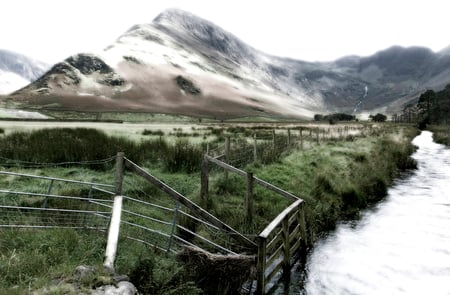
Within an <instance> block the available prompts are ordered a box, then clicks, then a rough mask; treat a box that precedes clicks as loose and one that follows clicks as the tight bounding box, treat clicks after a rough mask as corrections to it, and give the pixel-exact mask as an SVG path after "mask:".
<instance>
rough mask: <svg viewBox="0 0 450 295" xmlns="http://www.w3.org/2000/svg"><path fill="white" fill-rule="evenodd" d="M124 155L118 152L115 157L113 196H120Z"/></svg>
mask: <svg viewBox="0 0 450 295" xmlns="http://www.w3.org/2000/svg"><path fill="white" fill-rule="evenodd" d="M124 157H125V153H123V152H118V153H117V156H116V174H115V186H116V187H115V194H116V195H121V194H122V183H123V167H124V166H123V159H124Z"/></svg>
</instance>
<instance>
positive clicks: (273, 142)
mask: <svg viewBox="0 0 450 295" xmlns="http://www.w3.org/2000/svg"><path fill="white" fill-rule="evenodd" d="M272 147H273V151H274V152H275V151H276V148H275V129H272Z"/></svg>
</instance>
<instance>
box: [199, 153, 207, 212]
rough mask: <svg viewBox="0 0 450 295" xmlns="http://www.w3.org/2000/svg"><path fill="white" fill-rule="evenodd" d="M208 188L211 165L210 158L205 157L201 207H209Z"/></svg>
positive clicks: (202, 169)
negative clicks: (209, 163)
mask: <svg viewBox="0 0 450 295" xmlns="http://www.w3.org/2000/svg"><path fill="white" fill-rule="evenodd" d="M208 190H209V167H208V159H207V158H206V156H204V157H203V160H202V164H201V170H200V202H201V204H200V205H201V207H203V208H207V206H208V198H209V195H208Z"/></svg>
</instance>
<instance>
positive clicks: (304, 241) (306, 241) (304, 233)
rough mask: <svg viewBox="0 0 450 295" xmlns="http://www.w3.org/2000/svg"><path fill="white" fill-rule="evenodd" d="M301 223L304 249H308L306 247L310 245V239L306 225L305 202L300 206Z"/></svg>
mask: <svg viewBox="0 0 450 295" xmlns="http://www.w3.org/2000/svg"><path fill="white" fill-rule="evenodd" d="M299 213H300V216H299V219H300V220H299V222H300V235H301V239H302V248H303V249H306V245H307V244H308V238H307V236H306V223H305V202H302V203H301V204H300V208H299Z"/></svg>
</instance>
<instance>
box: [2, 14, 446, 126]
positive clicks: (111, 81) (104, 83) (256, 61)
mask: <svg viewBox="0 0 450 295" xmlns="http://www.w3.org/2000/svg"><path fill="white" fill-rule="evenodd" d="M443 52H444V53H442V52H439V53H434V52H432V51H431V50H429V49H427V48H424V47H408V48H405V47H401V46H393V47H390V48H387V49H385V50H381V51H378V52H377V53H375V54H374V55H371V56H366V57H360V56H346V57H342V58H340V59H337V60H335V61H331V62H307V61H302V60H295V59H292V58H285V57H276V56H272V55H269V54H266V53H264V52H262V51H260V50H257V49H255V48H253V47H251V46H250V45H247V44H246V43H245V42H244V41H242V40H240V39H239V38H237V37H236V36H234V35H233V34H231V33H229V32H227V31H226V30H224V29H222V28H220V27H219V26H217V25H215V24H214V23H212V22H210V21H207V20H204V19H201V18H199V17H197V16H195V15H193V14H191V13H188V12H184V11H182V10H178V9H170V10H167V11H164V12H162V13H161V14H159V15H158V16H157V17H156V18H155V19H154V21H153V22H152V23H151V24H141V25H135V26H133V27H132V28H130V29H129V30H128V31H127V32H125V33H124V34H122V35H121V36H120V37H119V38H118V39H117V40H116V42H115V43H113V44H111V45H110V46H108V47H107V48H106V49H105V50H104V51H103V52H100V53H99V54H96V55H86V54H78V55H76V56H73V57H69V58H68V59H66V60H65V61H63V62H61V63H59V64H57V65H56V66H54V67H53V68H52V69H51V70H50V71H49V72H47V73H46V74H45V75H44V76H43V77H41V78H40V79H39V81H37V82H36V83H32V84H30V85H29V86H27V87H25V88H23V89H22V90H19V91H17V92H16V93H14V94H13V95H11V97H10V99H11V100H14V101H18V102H21V103H23V104H24V105H29V104H34V105H39V106H41V107H49V106H50V107H52V108H60V109H75V110H83V111H107V110H132V111H149V112H166V113H180V114H185V115H194V116H207V117H216V118H228V117H238V116H273V115H276V116H278V115H281V116H288V117H300V118H311V117H312V116H313V115H314V113H326V112H334V111H342V112H354V113H363V112H372V111H384V112H388V113H389V112H390V113H393V112H395V111H397V110H399V109H400V108H401V107H402V105H404V104H405V103H408V102H410V101H413V100H414V99H416V98H417V96H418V95H419V94H420V93H421V92H422V91H424V90H425V89H426V88H434V89H438V88H439V87H443V86H444V85H446V84H447V83H448V82H449V81H450V55H447V54H445V52H446V51H445V50H444V51H443ZM78 60H81V61H83V62H82V64H83V65H81V64H78V62H76V61H78ZM106 68H108V70H107V71H105V72H102V69H106ZM179 77H181V78H182V79H181V80H183V81H188V82H183V83H179V81H180V78H179ZM188 84H189V85H192V87H194V88H196V89H199V91H198V92H196V93H195V94H194V93H192V92H190V91H189V89H184V88H183V87H184V86H183V85H188ZM74 100H76V101H77V102H78V103H79V105H77V104H76V103H75V102H74Z"/></svg>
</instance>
